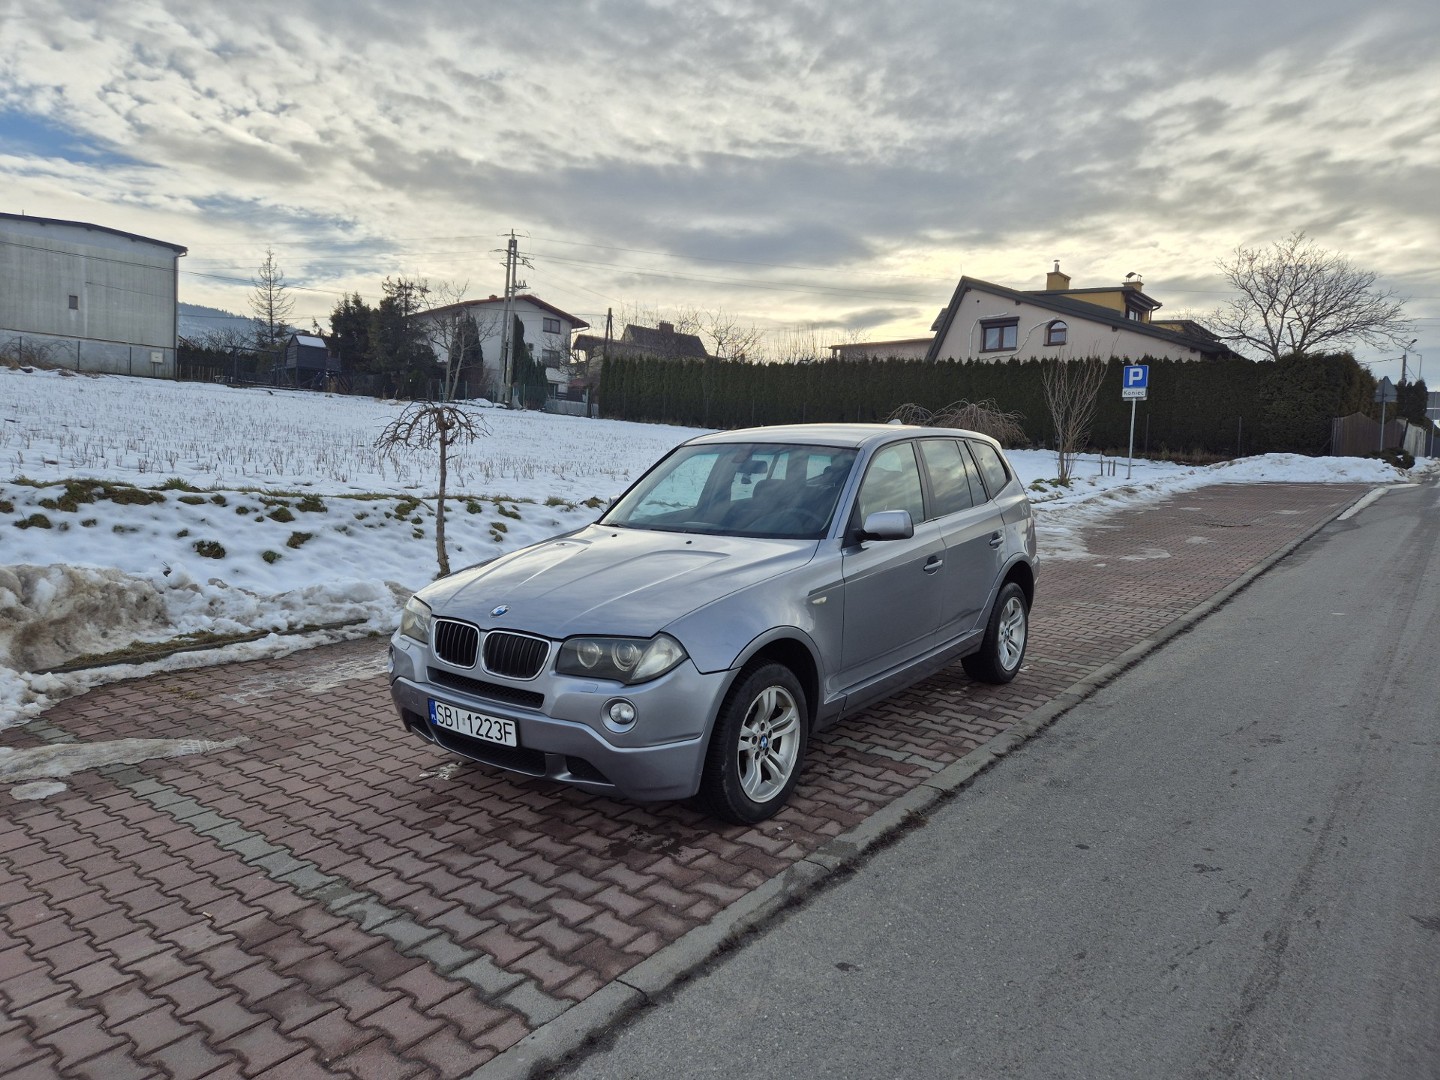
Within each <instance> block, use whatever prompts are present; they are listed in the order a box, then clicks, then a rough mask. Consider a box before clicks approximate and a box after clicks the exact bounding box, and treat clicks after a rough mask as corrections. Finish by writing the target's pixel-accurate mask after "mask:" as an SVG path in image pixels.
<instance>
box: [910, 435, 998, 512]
mask: <svg viewBox="0 0 1440 1080" xmlns="http://www.w3.org/2000/svg"><path fill="white" fill-rule="evenodd" d="M920 456H921V457H922V458H924V459H925V471H926V472H927V473H929V474H930V493H931V495H933V496H934V505H933V506H932V507H931V509H932V510H933V516H934V517H944V516H945V515H946V514H953V513H955V512H956V511H957V510H968V509H969V508H970V507H972V506H974V505H975V503H976V502H984V501H985V489H984V488H983V487H981V486H980V479H979V477H974V491H973V492H972V490H971V480H972V474H973V473H974V470H975V466H974V464H973V463H972V462H971V460H970V455H969V454H967V453H965V452H964V451H963V450H962V449H961V448H960V444H959V443H958V442H956V441H955V440H954V439H925V440H923V441H922V442H921V443H920ZM976 493H978V495H977V494H976Z"/></svg>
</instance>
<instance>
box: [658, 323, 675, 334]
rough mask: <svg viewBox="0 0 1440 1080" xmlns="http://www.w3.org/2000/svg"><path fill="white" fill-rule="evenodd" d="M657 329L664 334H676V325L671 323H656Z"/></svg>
mask: <svg viewBox="0 0 1440 1080" xmlns="http://www.w3.org/2000/svg"><path fill="white" fill-rule="evenodd" d="M655 329H656V330H659V331H660V333H662V334H673V333H675V324H674V323H670V322H662V323H656V324H655Z"/></svg>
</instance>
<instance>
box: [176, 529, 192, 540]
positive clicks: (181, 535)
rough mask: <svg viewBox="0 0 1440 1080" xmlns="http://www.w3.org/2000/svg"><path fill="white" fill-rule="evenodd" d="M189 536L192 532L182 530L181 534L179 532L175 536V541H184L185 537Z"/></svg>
mask: <svg viewBox="0 0 1440 1080" xmlns="http://www.w3.org/2000/svg"><path fill="white" fill-rule="evenodd" d="M189 535H190V530H189V529H181V530H180V531H179V532H177V533H176V534H175V539H176V540H183V539H185V537H187V536H189Z"/></svg>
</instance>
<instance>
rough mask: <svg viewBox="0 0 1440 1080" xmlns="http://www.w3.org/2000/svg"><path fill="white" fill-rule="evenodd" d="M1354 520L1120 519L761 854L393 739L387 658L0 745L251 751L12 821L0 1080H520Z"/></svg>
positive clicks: (199, 687) (244, 668) (894, 706)
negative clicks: (959, 771)
mask: <svg viewBox="0 0 1440 1080" xmlns="http://www.w3.org/2000/svg"><path fill="white" fill-rule="evenodd" d="M1363 490H1364V489H1363V488H1359V487H1355V486H1323V485H1303V484H1285V485H1281V484H1274V485H1263V486H1251V487H1239V486H1222V487H1210V488H1205V489H1201V490H1199V491H1196V492H1192V493H1187V494H1184V495H1180V496H1178V497H1176V498H1174V499H1171V500H1169V501H1167V502H1165V503H1163V504H1159V505H1154V506H1150V507H1146V508H1144V509H1138V510H1132V511H1122V512H1119V513H1117V514H1115V515H1113V516H1112V517H1110V518H1109V519H1108V520H1107V521H1106V522H1105V523H1104V524H1103V526H1100V527H1096V528H1094V529H1091V530H1088V532H1087V535H1086V538H1085V539H1086V542H1087V544H1088V548H1089V551H1090V555H1089V556H1088V557H1086V558H1082V559H1075V560H1068V561H1060V560H1052V561H1049V562H1046V563H1045V564H1044V565H1043V566H1042V576H1041V580H1040V585H1039V596H1038V602H1037V605H1036V608H1035V611H1034V615H1033V625H1032V638H1031V644H1030V653H1029V657H1028V660H1027V665H1026V669H1025V671H1024V672H1023V673H1022V675H1021V677H1020V678H1019V679H1018V680H1017V681H1016V682H1015V683H1013V684H1012V685H1010V686H1006V687H990V686H984V685H981V684H977V683H973V682H971V681H970V680H969V679H968V678H966V677H965V675H964V674H963V672H962V671H961V670H960V668H959V665H955V667H954V668H953V669H952V670H949V671H947V672H945V673H943V674H942V675H940V676H938V677H936V678H933V679H931V680H929V681H928V682H926V683H924V684H923V685H921V686H919V687H917V688H915V689H913V690H911V691H909V692H907V693H905V694H903V695H901V696H900V697H898V698H895V699H893V700H891V701H889V702H886V703H884V704H883V705H881V706H879V707H877V708H874V709H871V710H870V711H868V712H867V713H865V714H864V715H862V716H859V717H856V718H854V719H852V720H849V721H847V722H845V723H844V724H842V725H840V726H839V727H838V728H837V729H832V730H831V731H829V732H827V733H826V734H825V735H823V736H821V737H820V738H819V739H818V740H817V742H816V743H815V744H814V745H813V746H812V755H811V759H810V762H809V764H808V766H807V768H806V771H805V774H804V776H803V777H802V782H801V784H800V786H799V788H798V789H797V791H796V795H795V798H794V801H793V805H791V806H790V807H788V808H787V809H786V810H785V811H783V812H782V813H781V814H780V815H779V817H777V818H776V819H774V820H772V821H769V822H766V823H765V824H764V825H763V826H761V827H757V828H752V829H745V828H740V827H732V826H721V825H718V824H717V823H715V822H714V821H711V820H709V819H706V818H704V817H701V816H700V815H698V814H696V813H694V812H693V811H691V810H689V809H687V808H686V807H683V806H679V805H665V806H660V807H649V808H642V807H638V806H634V805H630V804H625V803H617V802H611V801H608V800H606V799H602V798H596V797H593V796H589V795H585V794H581V793H577V792H574V791H568V790H563V789H559V788H556V787H554V786H550V785H547V784H545V783H542V782H529V781H525V780H523V779H516V778H513V777H508V776H505V775H501V774H497V773H493V772H487V771H486V770H485V769H484V768H483V767H480V766H476V765H469V764H464V763H460V762H458V761H455V760H453V759H448V758H446V757H445V756H443V755H442V754H441V753H440V752H438V751H436V750H434V749H432V748H430V747H428V746H425V745H423V744H421V743H419V742H418V741H417V740H415V739H414V738H413V737H411V736H409V735H407V734H406V733H404V732H403V730H402V729H401V727H400V725H399V722H398V721H397V720H396V719H395V716H394V714H393V712H392V710H391V706H390V701H389V697H388V694H387V692H386V688H385V676H384V664H385V645H384V643H383V642H381V641H378V640H377V641H364V642H354V643H350V644H347V645H341V646H335V647H331V648H326V649H318V650H314V651H311V652H307V653H300V654H296V655H293V656H291V657H288V658H285V659H283V660H279V661H264V662H258V663H253V664H242V665H232V666H228V667H222V668H208V669H202V670H196V671H193V672H187V673H178V674H167V675H161V676H155V677H152V678H149V679H144V680H138V681H135V682H130V683H123V684H118V685H114V686H110V687H106V688H103V689H100V690H96V691H93V692H91V693H89V694H87V695H85V696H83V697H80V698H76V699H73V700H70V701H67V702H64V703H62V704H61V705H58V706H56V707H55V708H53V709H52V710H50V711H49V712H48V713H46V714H45V715H44V716H43V717H41V718H40V719H39V720H37V721H35V722H32V723H31V724H30V725H28V726H27V727H24V728H19V729H15V730H12V731H9V732H6V733H4V735H3V736H0V742H3V744H4V745H5V746H8V747H12V748H16V749H23V748H29V747H37V746H42V745H46V744H66V743H76V742H79V743H95V742H101V741H108V740H118V739H131V738H139V739H203V740H211V741H212V742H223V741H225V740H230V739H235V738H237V737H238V738H243V739H244V740H245V741H243V742H242V743H240V744H238V745H235V746H233V747H232V748H229V749H221V750H215V749H213V748H212V749H210V750H208V751H207V752H202V753H196V754H193V755H191V756H185V757H176V758H169V759H163V760H159V759H157V760H148V761H143V762H141V763H139V764H135V765H111V766H107V767H104V768H100V769H95V770H90V771H85V772H81V773H77V774H75V775H74V776H71V777H69V778H67V779H66V781H65V782H66V783H67V785H68V787H67V789H66V790H65V791H63V792H60V793H58V794H55V795H52V796H50V797H49V798H46V799H43V800H39V801H20V800H17V799H15V798H12V797H10V795H8V794H6V793H5V791H4V789H0V1071H3V1073H4V1075H5V1076H6V1077H7V1078H9V1080H21V1078H25V1077H54V1076H66V1077H69V1076H76V1077H79V1076H97V1077H103V1078H105V1080H125V1078H129V1077H141V1076H176V1077H187V1078H191V1077H193V1078H198V1077H212V1076H213V1077H224V1076H240V1075H243V1076H256V1075H274V1076H282V1077H285V1078H287V1080H288V1078H291V1077H295V1078H299V1077H306V1076H344V1075H354V1076H357V1077H391V1076H394V1077H408V1076H427V1077H454V1076H463V1075H466V1074H467V1073H469V1072H470V1071H472V1070H474V1069H476V1068H477V1067H480V1066H483V1065H485V1063H486V1062H490V1061H492V1059H495V1060H493V1063H492V1065H491V1066H490V1068H488V1069H486V1073H487V1074H488V1073H490V1072H492V1071H493V1072H500V1071H503V1072H508V1073H511V1074H516V1073H519V1072H523V1069H524V1064H525V1061H526V1060H528V1059H527V1058H526V1057H525V1052H524V1051H525V1046H528V1045H529V1043H527V1044H525V1045H522V1046H521V1047H520V1048H518V1049H511V1048H513V1047H515V1046H516V1044H517V1043H518V1042H519V1041H520V1040H522V1039H524V1038H525V1037H526V1036H527V1035H529V1034H530V1033H531V1032H534V1031H536V1030H538V1029H545V1030H546V1031H556V1030H559V1029H560V1028H562V1027H564V1026H565V1025H566V1024H567V1023H568V1024H569V1026H570V1028H571V1029H572V1031H571V1035H572V1036H573V1035H574V1034H575V1033H576V1032H577V1031H578V1032H580V1033H583V1030H584V1026H585V1023H586V1020H585V1017H586V1016H587V1015H590V1014H591V1013H593V1015H594V1016H597V1017H603V1016H605V1015H608V1014H607V1013H606V1012H605V1011H604V1010H603V1009H598V1008H596V1007H595V1004H596V1002H598V1001H603V1000H604V999H605V998H606V995H607V994H608V995H612V996H614V995H615V994H616V993H617V992H620V993H623V994H629V995H632V996H633V995H635V994H636V991H635V990H634V989H631V987H632V985H638V986H639V987H640V989H642V990H643V989H645V988H646V985H647V980H648V981H649V982H652V983H653V981H654V980H655V979H656V978H657V977H659V976H657V975H656V974H655V972H656V971H657V970H660V971H663V970H665V969H666V968H667V965H668V966H669V967H670V968H675V969H677V970H678V969H680V968H683V967H684V966H686V965H687V964H688V963H690V962H691V961H692V960H693V959H694V958H696V957H699V956H701V955H703V953H704V952H705V951H708V949H709V948H710V947H711V946H710V945H705V944H703V941H704V940H708V939H707V938H706V934H707V932H708V931H709V930H710V929H711V928H713V927H714V926H716V925H720V924H723V923H724V922H725V920H726V919H727V918H729V917H731V915H732V913H733V912H734V911H735V910H737V908H742V907H744V906H745V905H746V904H747V903H752V904H753V898H754V897H755V896H756V895H759V894H761V893H764V892H765V890H767V889H768V890H772V891H773V890H774V889H775V888H776V885H777V882H784V881H787V880H788V881H790V882H791V883H792V884H793V883H794V882H795V881H800V882H803V881H808V880H813V879H814V878H816V877H819V876H821V875H823V873H824V872H825V870H826V869H827V868H829V867H833V866H834V865H836V864H837V863H839V862H841V861H843V857H844V855H845V852H846V851H847V850H850V849H853V846H854V845H853V842H852V841H851V840H850V839H847V834H850V836H852V837H853V836H854V835H858V832H856V833H852V830H857V827H859V831H864V829H865V828H866V827H867V826H866V824H865V823H867V822H868V823H869V827H870V828H871V829H872V831H873V828H874V822H875V821H876V820H877V819H876V815H877V814H878V815H879V816H880V819H883V818H884V814H883V813H882V811H884V809H885V808H886V807H888V806H894V805H896V802H897V800H900V799H902V798H903V797H905V796H906V795H907V793H911V792H913V791H914V790H915V789H917V788H918V787H920V786H921V785H923V784H925V783H926V782H927V780H931V778H933V777H935V776H936V774H937V773H939V772H940V771H941V770H943V769H945V768H946V766H948V765H950V764H952V763H953V762H956V761H957V760H959V759H960V758H961V757H963V756H964V755H966V754H968V753H970V752H971V751H972V750H975V749H976V748H977V747H979V746H981V745H982V744H984V743H986V742H987V740H990V739H991V738H992V737H993V736H996V735H997V734H999V733H1001V732H1004V731H1006V730H1007V729H1008V728H1010V727H1011V726H1012V725H1015V724H1016V723H1018V722H1020V721H1022V720H1024V719H1025V718H1026V717H1027V716H1030V715H1031V714H1032V713H1034V712H1035V710H1037V709H1039V708H1040V707H1042V706H1045V705H1046V704H1047V703H1049V702H1050V701H1051V700H1052V699H1054V698H1056V696H1057V695H1060V694H1062V693H1063V692H1064V691H1065V690H1066V689H1067V688H1068V687H1071V686H1072V685H1073V684H1075V683H1076V682H1077V681H1078V680H1079V679H1081V678H1082V677H1084V676H1087V675H1089V674H1090V673H1092V672H1094V671H1095V670H1096V669H1097V668H1100V667H1102V666H1103V665H1106V664H1107V663H1110V662H1112V661H1114V660H1115V659H1116V658H1117V657H1120V656H1121V655H1122V654H1124V653H1125V652H1126V650H1130V649H1132V648H1134V647H1135V646H1136V645H1137V644H1138V643H1141V642H1143V641H1145V640H1146V639H1147V638H1148V637H1150V636H1151V635H1153V634H1154V633H1156V632H1157V631H1159V630H1161V629H1162V628H1164V627H1166V626H1168V625H1170V624H1172V623H1173V622H1174V621H1175V620H1176V619H1178V618H1180V617H1181V616H1183V615H1185V613H1186V612H1188V611H1191V609H1193V608H1194V607H1195V606H1196V605H1197V604H1199V603H1201V602H1202V601H1204V600H1206V599H1207V598H1209V597H1211V596H1213V595H1214V594H1215V593H1216V592H1218V591H1219V590H1221V589H1223V588H1224V587H1226V586H1227V585H1229V584H1230V583H1232V582H1234V581H1235V580H1236V579H1237V578H1239V577H1240V576H1241V575H1243V574H1244V573H1246V572H1247V571H1248V570H1250V569H1251V568H1253V567H1255V566H1257V565H1258V564H1260V563H1262V562H1264V561H1265V560H1266V559H1268V558H1270V557H1272V556H1273V555H1274V554H1275V553H1277V552H1280V551H1283V550H1284V549H1286V548H1287V546H1289V545H1291V544H1293V543H1295V542H1296V541H1297V540H1298V539H1299V538H1301V537H1303V536H1304V535H1306V534H1307V533H1308V532H1310V531H1311V530H1313V529H1315V528H1316V527H1318V526H1319V525H1320V524H1322V523H1323V522H1325V521H1328V520H1330V519H1331V518H1333V517H1334V516H1335V515H1336V514H1338V513H1339V512H1340V511H1341V510H1342V509H1343V508H1344V507H1345V506H1347V505H1349V504H1351V503H1352V502H1354V500H1355V499H1356V498H1358V497H1359V495H1360V494H1361V493H1362V492H1363ZM687 935H689V936H688V937H687ZM682 939H683V940H682ZM697 940H701V941H702V945H700V946H697V945H696V944H695V943H696V942H697ZM677 942H680V944H679V945H675V944H674V943H677ZM646 961H649V967H648V968H642V967H641V966H640V965H642V962H646ZM642 971H648V972H649V974H648V975H646V979H643V980H642V979H641V978H640V977H639V976H638V975H637V972H642ZM671 975H673V971H672V972H671ZM627 977H628V978H629V979H630V980H631V982H626V981H625V979H626V978H627ZM580 1002H585V1003H586V1006H585V1007H583V1008H580V1009H577V1010H576V1011H574V1012H567V1011H568V1010H571V1009H572V1008H573V1007H574V1006H576V1005H577V1003H580ZM562 1016H564V1018H565V1019H564V1020H562V1021H559V1022H557V1023H555V1024H551V1022H552V1021H557V1018H561V1017H562ZM547 1024H551V1026H550V1027H549V1028H546V1027H545V1026H546V1025H547ZM531 1041H532V1042H533V1040H531ZM507 1050H509V1051H510V1053H508V1054H506V1051H507ZM498 1055H504V1056H500V1057H498V1058H497V1056H498Z"/></svg>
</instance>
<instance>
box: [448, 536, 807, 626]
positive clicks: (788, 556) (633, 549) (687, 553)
mask: <svg viewBox="0 0 1440 1080" xmlns="http://www.w3.org/2000/svg"><path fill="white" fill-rule="evenodd" d="M817 547H818V541H814V540H767V539H756V538H753V537H735V536H706V535H701V534H696V533H670V532H650V531H645V530H637V529H623V528H613V527H605V526H599V525H591V526H588V527H587V528H584V529H581V530H580V531H579V532H576V533H571V534H569V535H566V536H562V537H558V538H556V539H554V540H546V541H544V542H542V543H539V544H534V545H532V546H530V547H527V548H522V549H521V550H519V551H516V552H512V553H511V554H509V555H505V556H502V557H501V558H499V559H496V560H494V561H493V562H490V563H486V564H484V565H482V566H479V567H475V568H473V569H470V570H462V571H460V572H459V573H457V574H454V575H452V576H451V577H448V578H443V579H442V580H440V581H437V582H435V583H434V584H432V585H430V586H428V587H426V588H425V589H424V590H423V591H422V592H421V594H420V597H421V599H422V600H424V601H425V602H426V603H428V604H429V605H430V606H431V608H432V610H433V611H434V612H435V614H436V615H437V616H440V617H444V618H452V619H465V620H467V621H470V622H474V623H476V624H478V625H479V626H481V627H482V628H484V629H487V630H489V629H501V628H504V629H509V630H523V631H528V632H530V633H534V634H540V635H542V636H544V637H548V638H555V639H559V638H565V637H569V636H571V635H574V634H604V635H613V636H617V637H650V636H652V635H653V634H656V633H658V632H659V631H661V630H663V629H664V628H665V627H666V626H667V625H669V624H670V623H671V622H673V621H674V620H676V619H678V618H680V617H681V616H682V615H687V614H689V613H690V612H692V611H694V610H696V609H697V608H701V607H704V606H705V605H706V604H708V603H711V602H712V601H715V600H718V599H720V598H721V597H723V596H728V595H730V594H731V593H733V592H735V591H737V590H739V589H743V588H745V587H747V586H750V585H755V584H757V583H760V582H763V581H767V580H770V579H772V578H774V577H776V576H777V575H779V574H783V573H785V572H786V571H788V570H792V569H795V568H797V567H800V566H804V565H805V564H806V563H807V562H809V561H810V560H811V559H812V558H813V557H814V555H815V550H816V548H817ZM502 608H503V609H504V610H503V611H501V610H500V609H502ZM497 611H498V612H499V614H496V612H497Z"/></svg>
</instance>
